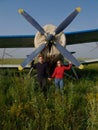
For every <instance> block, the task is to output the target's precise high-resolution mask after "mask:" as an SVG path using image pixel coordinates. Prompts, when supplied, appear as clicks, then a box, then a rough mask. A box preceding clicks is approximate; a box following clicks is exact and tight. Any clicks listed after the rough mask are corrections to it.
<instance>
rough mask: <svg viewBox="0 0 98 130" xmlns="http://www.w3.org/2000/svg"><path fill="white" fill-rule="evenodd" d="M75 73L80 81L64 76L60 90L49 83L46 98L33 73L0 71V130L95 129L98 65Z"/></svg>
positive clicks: (97, 116)
mask: <svg viewBox="0 0 98 130" xmlns="http://www.w3.org/2000/svg"><path fill="white" fill-rule="evenodd" d="M76 71H77V73H78V74H79V77H80V79H79V80H75V79H73V78H71V77H66V76H65V79H64V80H65V86H64V90H63V91H57V90H56V89H55V86H54V82H53V81H51V82H50V81H49V82H48V86H49V89H48V92H47V96H46V95H44V94H43V93H42V92H40V90H39V87H38V82H37V79H36V76H35V75H34V74H35V73H36V71H33V72H32V77H31V78H30V77H29V75H28V72H29V70H26V71H25V70H24V71H23V72H18V71H16V70H10V69H6V70H5V69H4V70H2V69H1V70H0V130H98V64H93V65H88V66H85V68H84V70H78V69H76ZM69 73H70V74H71V75H72V76H73V74H72V73H71V71H70V72H69Z"/></svg>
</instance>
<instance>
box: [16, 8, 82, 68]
mask: <svg viewBox="0 0 98 130" xmlns="http://www.w3.org/2000/svg"><path fill="white" fill-rule="evenodd" d="M80 11H81V8H80V7H78V8H76V9H75V10H74V11H73V12H72V13H71V14H70V15H69V16H68V17H67V18H66V19H65V20H64V21H63V22H61V24H60V25H59V26H58V27H57V28H55V29H54V30H53V31H52V32H51V31H49V32H47V31H46V30H45V29H44V28H42V27H41V26H40V25H39V23H38V22H37V21H36V20H35V19H34V18H32V17H31V16H30V15H29V14H28V13H27V12H25V11H24V10H23V9H19V10H18V12H19V13H20V14H21V15H22V16H23V17H24V18H25V19H26V20H27V21H28V22H29V23H31V24H32V25H33V26H34V27H35V28H36V29H37V30H38V31H39V32H40V33H41V34H42V35H41V38H42V37H44V38H45V39H44V41H45V42H46V43H47V44H48V46H49V51H50V50H51V47H52V45H54V46H55V47H56V48H57V49H58V50H59V52H60V53H61V54H62V55H63V56H64V57H66V58H67V59H68V60H70V61H71V62H72V63H73V64H74V65H75V66H77V67H79V68H80V69H82V68H83V65H82V64H80V63H79V62H78V60H77V59H76V58H75V57H74V56H73V55H72V54H71V53H70V52H69V51H68V50H67V49H65V48H64V47H63V46H61V45H60V43H59V42H58V40H56V39H57V36H58V35H59V34H60V33H61V32H62V31H63V30H64V29H65V28H66V27H67V26H68V25H69V24H70V23H71V22H72V21H73V19H74V18H75V17H76V16H77V14H78V13H79V12H80ZM46 43H44V42H42V43H41V45H40V46H39V47H38V48H37V49H36V50H35V51H33V52H32V53H31V55H30V56H29V57H27V59H26V60H24V62H23V63H22V64H21V66H19V67H18V69H19V70H22V69H23V68H24V67H25V66H26V65H27V64H28V63H29V62H30V61H31V60H32V59H33V58H35V57H36V56H37V55H38V53H40V52H41V51H42V50H43V49H44V48H45V46H46Z"/></svg>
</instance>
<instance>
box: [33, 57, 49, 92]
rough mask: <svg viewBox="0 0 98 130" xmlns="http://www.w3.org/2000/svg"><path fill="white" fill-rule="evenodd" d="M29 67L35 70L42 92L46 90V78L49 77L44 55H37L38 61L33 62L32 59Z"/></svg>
mask: <svg viewBox="0 0 98 130" xmlns="http://www.w3.org/2000/svg"><path fill="white" fill-rule="evenodd" d="M31 67H33V68H34V69H36V70H37V78H38V82H39V87H40V89H41V90H42V91H43V92H46V91H47V89H48V87H47V79H48V77H49V66H48V63H47V62H45V61H44V57H43V56H42V55H39V56H38V62H37V63H35V64H34V60H33V61H32V63H31Z"/></svg>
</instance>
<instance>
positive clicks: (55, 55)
mask: <svg viewBox="0 0 98 130" xmlns="http://www.w3.org/2000/svg"><path fill="white" fill-rule="evenodd" d="M80 11H81V8H80V7H77V8H76V9H75V10H74V11H73V12H72V13H71V14H70V15H69V16H68V17H67V18H65V19H64V21H63V22H61V23H60V24H59V26H57V27H56V26H54V25H52V24H47V25H45V26H44V27H41V25H40V24H39V23H38V22H37V21H36V20H35V19H34V18H33V17H31V16H30V15H29V14H28V13H27V12H26V11H24V10H23V9H19V10H18V12H19V13H20V14H21V15H22V16H23V17H24V18H25V19H26V20H27V21H28V22H29V23H30V24H31V25H33V26H34V27H35V28H36V29H37V30H38V32H37V33H36V35H26V36H0V48H19V47H22V48H24V47H35V50H34V51H33V52H32V53H31V54H30V55H29V56H28V57H27V58H26V59H25V60H24V61H23V63H22V64H21V65H19V66H18V69H19V70H23V69H24V68H25V67H26V66H27V65H28V63H29V62H31V61H32V59H34V58H35V57H37V56H38V55H39V54H40V53H41V54H43V55H44V57H45V60H46V61H48V62H51V64H54V63H55V62H56V61H57V59H60V58H62V56H63V57H64V58H65V59H67V60H69V61H71V62H72V64H73V65H75V66H76V67H78V68H79V69H83V65H82V64H81V63H82V62H79V61H78V60H77V59H76V58H75V57H74V56H73V55H72V54H71V53H70V52H69V51H68V50H67V49H66V45H74V44H80V43H86V42H97V41H98V29H93V30H88V31H78V32H71V33H64V32H63V30H64V29H66V27H67V26H68V25H69V24H70V23H71V22H72V21H73V20H74V18H75V17H76V16H77V15H78V13H79V12H80Z"/></svg>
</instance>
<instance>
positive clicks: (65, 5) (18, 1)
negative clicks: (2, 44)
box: [0, 0, 98, 58]
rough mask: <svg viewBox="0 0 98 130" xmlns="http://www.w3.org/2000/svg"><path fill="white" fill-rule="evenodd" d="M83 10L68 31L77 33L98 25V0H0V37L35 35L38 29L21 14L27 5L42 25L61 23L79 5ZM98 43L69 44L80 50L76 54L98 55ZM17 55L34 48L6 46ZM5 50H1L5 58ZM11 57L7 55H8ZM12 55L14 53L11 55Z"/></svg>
mask: <svg viewBox="0 0 98 130" xmlns="http://www.w3.org/2000/svg"><path fill="white" fill-rule="evenodd" d="M79 6H80V7H81V9H82V10H81V12H80V13H79V14H78V16H77V17H76V18H75V19H74V21H73V22H72V23H71V24H70V25H69V26H68V27H67V28H66V29H65V30H64V32H75V31H82V30H91V29H97V28H98V13H97V12H98V0H40V1H39V0H0V36H1V35H3V36H5V35H34V34H35V33H36V32H37V30H36V29H35V28H34V27H32V26H31V25H30V24H29V23H28V22H27V21H26V20H25V19H24V18H23V17H22V16H21V15H20V14H19V13H18V9H19V8H23V9H24V10H25V11H26V12H28V13H29V14H30V15H31V16H32V17H33V18H35V19H36V20H37V21H38V22H39V23H40V25H41V26H44V25H46V24H49V23H51V24H54V25H55V26H58V25H59V24H60V23H61V21H62V20H64V19H65V18H66V17H67V16H68V15H69V14H70V13H71V12H72V11H73V10H74V9H75V8H76V7H79ZM96 46H97V44H96V43H95V44H86V45H82V46H69V47H67V48H68V49H69V50H70V51H77V53H76V54H75V56H76V57H78V56H80V57H95V58H97V57H98V54H97V51H98V48H96V49H94V48H95V47H96ZM5 51H6V53H9V54H10V55H12V56H13V57H23V56H24V57H25V56H26V55H28V54H30V53H31V51H32V49H31V48H29V49H25V50H23V49H12V50H10V49H6V50H5ZM2 55H3V50H1V49H0V56H1V57H2ZM6 56H7V55H6ZM7 57H10V56H7Z"/></svg>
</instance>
